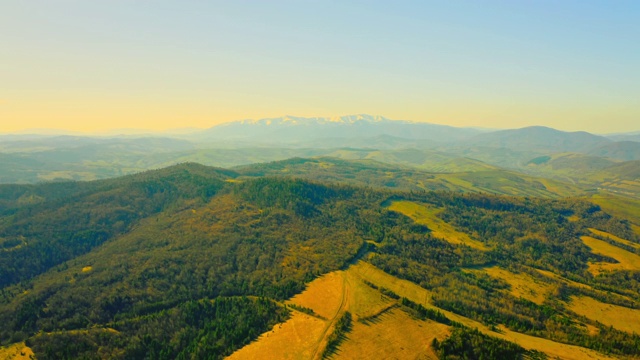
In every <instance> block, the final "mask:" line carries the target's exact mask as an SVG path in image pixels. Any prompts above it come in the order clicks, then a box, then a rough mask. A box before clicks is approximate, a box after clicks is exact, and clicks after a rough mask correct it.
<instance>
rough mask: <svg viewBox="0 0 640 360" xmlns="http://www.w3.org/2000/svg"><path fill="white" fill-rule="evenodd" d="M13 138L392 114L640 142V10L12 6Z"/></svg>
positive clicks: (623, 6) (130, 2) (100, 1)
mask: <svg viewBox="0 0 640 360" xmlns="http://www.w3.org/2000/svg"><path fill="white" fill-rule="evenodd" d="M0 44H1V46H0V131H13V130H20V129H24V128H64V129H70V130H80V131H93V130H100V129H107V128H123V127H130V128H153V129H165V128H176V127H189V126H193V127H209V126H212V125H214V124H217V123H220V122H224V121H231V120H237V119H243V118H260V117H275V116H281V115H285V114H290V115H298V116H334V115H346V114H354V113H369V114H377V115H383V116H386V117H389V118H393V119H408V120H416V121H426V122H433V123H441V124H449V125H454V126H484V127H498V128H514V127H523V126H528V125H534V124H535V125H547V126H552V127H555V128H559V129H564V130H587V131H592V132H598V133H607V132H617V131H635V130H640V1H617V0H616V1H564V0H563V1H528V0H522V1H521V0H516V1H438V2H432V1H385V2H382V1H278V0H270V1H266V0H265V1H224V2H222V1H184V0H183V1H157V0H154V1H151V0H127V1H120V0H90V1H88V0H77V1H71V0H59V1H17V0H15V1H12V0H6V1H2V2H0Z"/></svg>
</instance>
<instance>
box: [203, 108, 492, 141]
mask: <svg viewBox="0 0 640 360" xmlns="http://www.w3.org/2000/svg"><path fill="white" fill-rule="evenodd" d="M480 132H481V131H480V130H478V129H471V128H456V127H452V126H445V125H436V124H428V123H420V122H413V121H406V120H391V119H387V118H385V117H382V116H373V115H366V114H359V115H347V116H337V117H310V118H306V117H297V116H283V117H279V118H265V119H258V120H240V121H234V122H229V123H224V124H220V125H217V126H214V127H212V128H210V129H207V130H204V131H202V132H200V133H199V134H198V135H197V136H198V138H199V139H201V140H243V141H260V142H277V143H300V142H308V141H313V140H321V139H336V138H342V139H352V138H367V137H377V136H381V135H387V136H392V137H397V138H404V139H411V140H417V139H419V140H426V141H432V142H439V143H442V142H448V141H459V140H463V139H466V138H469V137H471V136H474V135H477V134H479V133H480ZM372 146H375V144H372Z"/></svg>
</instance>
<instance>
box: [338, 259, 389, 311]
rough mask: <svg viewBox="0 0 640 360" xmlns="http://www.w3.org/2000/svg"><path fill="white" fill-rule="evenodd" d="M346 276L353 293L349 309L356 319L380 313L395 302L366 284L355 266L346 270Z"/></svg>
mask: <svg viewBox="0 0 640 360" xmlns="http://www.w3.org/2000/svg"><path fill="white" fill-rule="evenodd" d="M346 276H347V282H348V286H349V288H350V294H351V296H350V299H349V311H350V312H351V313H352V314H353V315H354V316H355V320H356V321H357V320H358V319H360V318H366V317H371V316H374V315H376V314H379V313H380V312H382V311H383V310H385V309H386V308H388V307H389V306H390V305H392V304H393V303H394V301H392V300H391V299H388V298H387V297H384V296H382V295H381V294H380V292H379V291H377V290H375V289H372V288H371V287H370V286H369V285H367V284H365V283H364V278H363V277H362V276H361V275H360V274H359V273H358V272H357V271H356V270H355V267H353V266H352V267H350V268H349V269H348V270H347V271H346Z"/></svg>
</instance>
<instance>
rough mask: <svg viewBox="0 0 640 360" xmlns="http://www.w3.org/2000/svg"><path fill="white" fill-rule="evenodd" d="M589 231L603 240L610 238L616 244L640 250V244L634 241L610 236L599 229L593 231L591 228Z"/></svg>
mask: <svg viewBox="0 0 640 360" xmlns="http://www.w3.org/2000/svg"><path fill="white" fill-rule="evenodd" d="M589 231H591V232H592V233H593V234H595V235H597V236H600V237H602V238H605V239H606V238H609V239H611V240H613V241H615V242H618V243H620V244H624V245H627V246H631V247H632V248H635V249H640V244H638V243H634V242H633V241H629V240H626V239H623V238H621V237H617V236H615V235H613V234H609V233H608V232H605V231H600V230H598V229H593V228H589Z"/></svg>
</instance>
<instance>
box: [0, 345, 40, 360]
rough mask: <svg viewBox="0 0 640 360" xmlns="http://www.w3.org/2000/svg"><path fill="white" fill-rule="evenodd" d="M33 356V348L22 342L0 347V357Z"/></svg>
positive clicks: (18, 358) (22, 358) (26, 358)
mask: <svg viewBox="0 0 640 360" xmlns="http://www.w3.org/2000/svg"><path fill="white" fill-rule="evenodd" d="M34 358H35V356H34V355H33V350H31V348H29V347H27V346H26V345H25V344H24V342H21V343H16V344H13V345H9V346H6V347H5V346H2V347H0V359H6V360H29V359H34Z"/></svg>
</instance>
